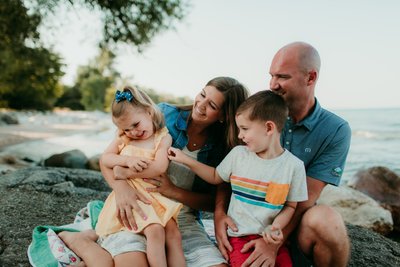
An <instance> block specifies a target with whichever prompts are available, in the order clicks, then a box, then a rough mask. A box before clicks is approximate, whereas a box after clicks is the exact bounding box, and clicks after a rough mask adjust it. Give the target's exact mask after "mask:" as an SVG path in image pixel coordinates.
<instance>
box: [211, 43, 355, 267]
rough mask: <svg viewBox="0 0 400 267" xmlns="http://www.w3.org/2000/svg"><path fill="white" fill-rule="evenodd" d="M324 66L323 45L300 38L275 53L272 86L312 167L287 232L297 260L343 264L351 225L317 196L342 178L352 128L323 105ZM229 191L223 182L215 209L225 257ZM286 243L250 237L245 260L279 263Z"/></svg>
mask: <svg viewBox="0 0 400 267" xmlns="http://www.w3.org/2000/svg"><path fill="white" fill-rule="evenodd" d="M320 66H321V60H320V57H319V54H318V51H317V50H316V49H315V48H314V47H312V46H311V45H309V44H307V43H303V42H296V43H291V44H288V45H286V46H284V47H283V48H281V49H280V50H279V51H278V52H277V53H276V54H275V56H274V58H273V60H272V63H271V67H270V71H269V72H270V75H271V81H270V88H271V90H272V91H274V92H275V93H277V94H279V95H281V96H282V97H283V98H284V99H285V101H286V103H287V105H288V107H289V117H288V120H287V122H286V125H285V129H284V130H283V133H282V136H281V143H282V146H283V147H284V148H285V149H287V150H289V151H290V152H292V154H294V155H296V156H297V157H298V158H300V159H301V160H302V161H303V162H304V166H305V168H306V173H307V188H308V200H307V201H305V202H300V203H298V205H297V208H296V211H295V214H294V217H293V219H292V220H291V222H290V224H289V225H288V226H287V227H286V228H284V229H283V234H284V237H285V240H286V241H287V242H285V245H288V246H289V248H290V251H291V257H292V260H293V264H294V266H310V265H311V264H312V265H314V266H335V267H339V266H346V265H347V263H348V260H349V254H350V244H349V239H348V236H347V232H346V227H345V225H344V222H343V219H342V218H341V216H340V214H338V213H337V212H336V211H334V210H333V209H332V208H330V207H328V206H323V205H316V201H317V199H318V198H319V196H320V194H321V191H322V190H323V188H324V187H325V185H327V184H332V185H336V186H338V185H339V183H340V178H341V176H342V173H343V169H344V165H345V161H346V157H347V154H348V151H349V147H350V138H351V130H350V127H349V124H348V123H347V122H346V121H345V120H343V119H342V118H340V117H338V116H337V115H335V114H333V113H331V112H329V111H327V110H325V109H323V108H322V107H321V106H320V104H319V102H318V101H317V99H316V98H315V94H314V93H315V92H314V90H315V85H316V83H317V80H318V78H319V71H320ZM226 191H227V189H226V187H225V186H224V187H221V188H219V190H218V194H217V201H216V209H215V230H216V238H217V241H218V247H219V249H220V251H221V253H222V254H223V255H224V257H225V258H227V257H228V253H227V250H231V246H230V244H229V242H228V239H227V235H226V228H227V227H230V228H231V229H236V225H235V224H234V218H230V217H228V216H227V215H226V207H227V206H228V203H229V194H228V193H227V192H226ZM232 197H235V196H234V194H233V196H232ZM281 245H282V244H280V245H274V244H267V243H265V241H264V240H263V239H262V238H261V239H257V240H253V241H250V242H249V243H247V244H246V245H245V246H244V247H243V252H244V251H248V250H250V249H254V251H253V252H252V254H251V255H250V257H249V258H248V259H247V261H246V262H245V263H244V266H250V265H251V266H274V264H275V258H276V254H277V251H278V248H279V247H280V246H281Z"/></svg>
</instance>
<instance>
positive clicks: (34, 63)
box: [0, 0, 63, 109]
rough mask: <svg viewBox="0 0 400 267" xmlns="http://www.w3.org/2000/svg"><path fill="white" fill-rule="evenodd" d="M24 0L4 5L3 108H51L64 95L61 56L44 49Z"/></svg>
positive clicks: (0, 43) (0, 14)
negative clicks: (61, 83) (62, 90)
mask: <svg viewBox="0 0 400 267" xmlns="http://www.w3.org/2000/svg"><path fill="white" fill-rule="evenodd" d="M28 13H29V12H28V10H27V8H26V7H25V6H24V5H23V2H22V1H18V0H13V1H2V2H0V36H1V38H0V70H1V71H0V107H10V108H16V109H22V108H36V109H49V108H50V107H51V106H52V104H53V103H54V101H55V100H56V98H57V97H58V96H59V95H60V94H61V86H60V85H59V83H58V81H59V79H60V77H61V76H62V75H63V73H62V71H61V60H60V58H59V56H58V55H56V54H55V53H53V52H51V51H50V50H48V49H46V48H44V47H43V46H42V45H41V43H40V40H39V33H38V31H37V27H38V25H39V24H40V22H41V18H40V16H38V15H35V14H28Z"/></svg>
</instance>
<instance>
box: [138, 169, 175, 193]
mask: <svg viewBox="0 0 400 267" xmlns="http://www.w3.org/2000/svg"><path fill="white" fill-rule="evenodd" d="M143 180H144V181H145V182H148V183H150V184H152V185H154V186H155V187H149V188H146V190H147V191H148V192H159V193H161V194H162V195H163V196H165V197H169V198H172V199H174V192H175V190H176V188H177V187H176V185H174V184H173V183H172V182H171V180H170V179H169V177H168V175H167V174H166V173H163V174H161V175H160V176H158V177H155V178H144V179H143Z"/></svg>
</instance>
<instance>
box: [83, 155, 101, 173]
mask: <svg viewBox="0 0 400 267" xmlns="http://www.w3.org/2000/svg"><path fill="white" fill-rule="evenodd" d="M100 156H101V154H97V155H94V156H92V157H91V158H89V160H88V162H87V164H86V167H87V168H88V169H89V170H94V171H100V165H99V160H100Z"/></svg>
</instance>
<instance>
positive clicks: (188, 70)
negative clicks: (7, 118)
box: [53, 0, 400, 109]
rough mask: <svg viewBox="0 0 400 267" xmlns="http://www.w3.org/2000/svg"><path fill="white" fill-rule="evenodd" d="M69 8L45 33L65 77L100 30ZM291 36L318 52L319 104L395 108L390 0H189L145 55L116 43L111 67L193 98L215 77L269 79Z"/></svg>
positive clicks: (397, 35)
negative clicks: (68, 20)
mask: <svg viewBox="0 0 400 267" xmlns="http://www.w3.org/2000/svg"><path fill="white" fill-rule="evenodd" d="M71 16H72V21H71V23H68V24H67V25H65V24H64V25H63V26H62V29H60V31H59V32H58V33H57V34H56V36H55V37H53V38H55V39H56V40H57V41H55V50H56V51H58V52H60V53H61V54H62V56H63V57H64V61H65V63H66V64H67V65H68V67H67V68H66V69H65V71H66V72H67V74H66V76H65V77H64V79H63V81H64V82H65V83H69V84H71V83H72V82H73V80H74V78H75V75H76V68H77V66H78V65H85V64H87V62H88V60H89V59H91V58H93V57H94V56H95V55H96V54H97V53H98V51H97V50H96V48H95V45H94V44H95V43H96V41H97V40H98V38H99V34H100V29H99V27H98V26H96V25H97V24H96V23H95V21H96V16H94V15H93V14H90V13H88V12H80V11H79V10H77V11H75V12H74V14H73V15H70V18H71ZM60 18H62V16H60ZM56 26H57V25H56ZM293 41H304V42H308V43H310V44H312V45H313V46H314V47H315V48H317V50H318V51H319V53H320V56H321V61H322V67H321V72H320V78H319V81H318V84H317V87H316V96H317V98H318V99H319V101H320V102H321V104H322V105H323V106H325V107H327V108H332V109H341V108H385V107H386V108H389V107H400V83H399V81H400V51H399V50H400V1H398V0H384V1H378V0H347V1H346V0H337V1H328V0H302V1H296V0H292V1H288V0H281V1H276V0H230V1H229V0H192V1H191V7H190V8H189V10H188V15H187V16H186V17H185V18H184V20H182V21H180V22H177V23H175V30H168V31H166V32H164V33H161V34H160V35H158V36H157V37H156V38H155V39H153V42H152V43H151V44H150V46H149V47H148V48H147V49H146V50H145V51H144V52H143V54H141V55H140V54H138V53H136V52H134V51H133V50H130V49H127V48H125V49H121V50H120V51H118V54H119V57H118V59H117V64H116V68H117V69H118V70H119V71H120V72H121V73H122V74H123V76H126V77H132V79H131V81H132V83H134V84H139V85H141V86H146V87H150V88H153V89H155V90H157V91H159V92H168V93H172V94H174V95H176V96H189V97H192V98H193V97H194V96H195V95H196V94H197V93H198V92H199V90H200V89H201V88H203V86H204V85H205V83H206V82H207V81H208V80H210V79H212V78H214V77H217V76H231V77H234V78H236V79H237V80H239V81H240V82H242V83H243V84H245V85H246V86H247V87H248V88H249V90H250V92H252V93H254V92H256V91H258V90H262V89H267V88H269V85H268V84H269V73H268V72H269V66H270V63H271V60H272V58H273V56H274V54H275V53H276V51H277V50H278V49H279V48H280V47H282V46H283V45H285V44H287V43H290V42H293Z"/></svg>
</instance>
